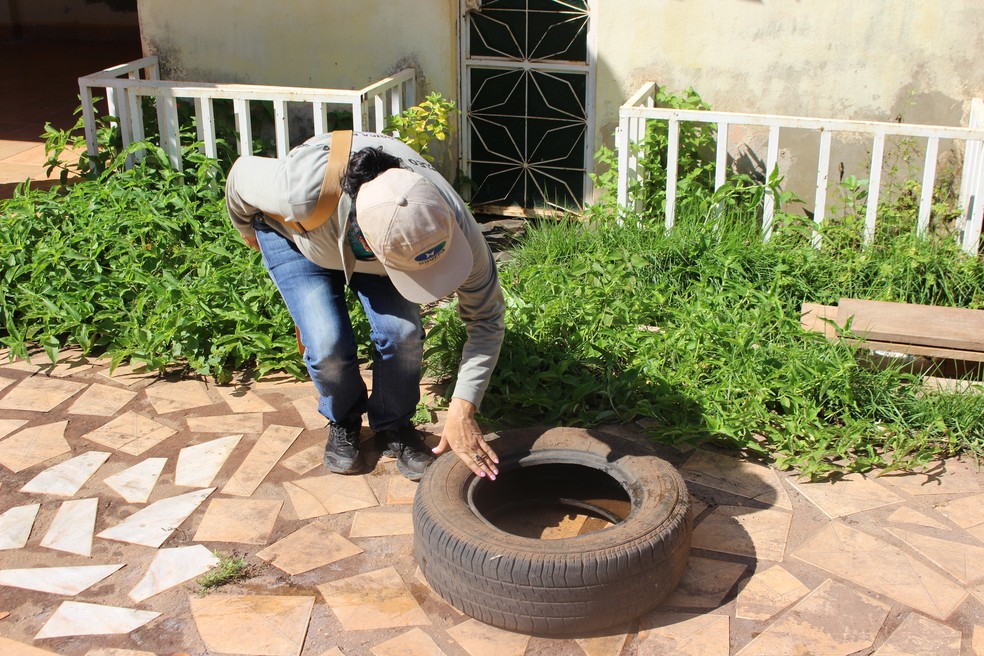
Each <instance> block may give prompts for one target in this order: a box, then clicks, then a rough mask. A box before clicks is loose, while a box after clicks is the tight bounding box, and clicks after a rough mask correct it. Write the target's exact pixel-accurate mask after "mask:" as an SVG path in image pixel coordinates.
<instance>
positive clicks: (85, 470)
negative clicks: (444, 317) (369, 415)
mask: <svg viewBox="0 0 984 656" xmlns="http://www.w3.org/2000/svg"><path fill="white" fill-rule="evenodd" d="M0 362H2V364H0V654H3V655H4V656H20V655H21V654H24V655H28V654H32V655H33V654H65V655H86V656H126V655H134V654H161V655H164V654H196V655H197V654H255V655H270V656H281V655H283V656H288V655H305V656H307V655H311V656H339V655H344V656H358V655H370V654H371V655H375V656H418V655H419V656H425V655H426V656H432V655H440V654H446V655H448V656H455V655H462V656H464V655H469V656H484V655H485V654H489V655H492V654H495V655H496V656H500V655H506V656H511V655H515V656H521V655H523V654H563V655H568V654H570V655H582V654H584V655H587V656H617V655H620V654H626V655H628V654H632V655H636V654H638V655H639V656H645V655H650V654H651V655H656V654H659V655H677V654H680V655H688V656H697V655H700V656H729V655H732V654H733V655H736V656H737V655H740V656H758V655H762V656H777V655H778V656H782V655H785V654H790V655H792V654H797V655H800V654H802V655H806V654H818V655H819V654H823V655H834V654H844V655H847V654H858V655H868V654H873V655H876V656H889V655H901V654H918V655H926V656H929V655H932V656H951V655H952V656H958V655H960V656H966V655H969V654H984V474H982V472H981V471H980V470H979V468H978V467H977V465H976V463H973V462H966V461H957V460H952V461H948V462H946V463H941V464H939V466H938V467H937V468H936V469H934V470H933V471H931V472H928V473H927V474H918V475H886V476H882V477H872V478H866V477H863V476H849V477H846V478H844V479H843V480H840V481H838V482H836V483H813V484H811V483H804V482H802V481H798V480H797V479H795V478H794V477H792V476H791V475H788V474H785V473H780V472H777V471H775V470H774V469H771V468H768V467H765V466H761V465H757V464H752V463H748V462H743V461H740V460H737V459H735V458H733V457H731V456H728V455H723V454H720V453H717V452H712V451H705V450H701V451H693V452H688V453H679V452H675V451H666V452H665V453H663V455H664V457H666V458H667V459H668V460H669V461H670V462H672V463H673V464H674V465H676V466H677V467H678V468H679V470H680V472H681V473H682V474H683V476H684V478H685V479H686V480H687V483H688V487H689V489H690V492H691V497H692V500H693V513H694V520H695V529H694V549H693V554H692V557H691V560H690V564H689V567H688V570H687V572H686V575H685V578H684V581H683V583H682V584H681V585H680V587H679V588H678V589H677V590H676V591H675V592H674V593H673V594H672V596H671V597H670V598H669V599H667V600H666V602H665V603H664V604H663V605H662V606H661V607H659V608H657V609H656V610H655V611H653V612H651V613H649V614H647V615H645V616H643V617H641V618H639V619H638V620H636V621H634V622H632V623H631V624H629V625H626V626H621V627H617V628H616V629H613V630H610V631H607V632H605V633H604V634H600V635H592V636H582V637H578V638H576V639H566V640H558V639H546V638H541V637H530V636H525V635H520V634H515V633H510V632H506V631H502V630H499V629H495V628H492V627H489V626H486V625H484V624H481V623H480V622H477V621H476V620H473V619H470V618H468V617H467V616H465V615H463V614H461V613H459V612H458V611H457V610H455V609H454V608H452V607H451V606H449V605H448V604H446V603H445V602H444V601H442V600H441V599H440V598H439V597H437V596H436V595H435V594H434V593H433V592H432V591H430V589H429V588H428V586H427V584H426V582H425V581H424V580H423V579H422V577H421V575H420V572H419V570H418V569H417V567H416V564H415V562H414V558H413V552H412V531H413V527H412V524H411V521H410V507H411V505H410V504H411V503H412V501H413V495H414V492H415V484H413V483H410V482H408V481H406V480H405V479H403V478H402V477H401V476H399V474H398V473H397V471H396V468H395V463H394V462H393V461H392V460H389V459H383V460H381V461H379V462H374V463H372V464H373V465H374V468H373V470H372V472H371V473H369V474H366V475H363V476H348V477H346V476H337V475H331V474H328V473H326V472H325V470H324V469H323V467H322V466H321V462H320V461H321V451H322V448H323V444H324V439H325V435H324V432H325V431H324V426H325V421H324V419H323V418H322V417H321V416H320V415H319V414H318V413H317V410H316V399H315V397H314V392H313V388H312V387H311V385H310V384H308V383H297V382H293V381H289V380H283V379H275V380H270V381H263V382H254V383H252V384H248V385H247V384H239V385H236V386H230V387H216V386H213V385H209V384H206V383H204V382H201V381H195V380H180V381H169V380H164V379H158V378H157V377H155V376H148V375H146V374H141V373H139V372H134V371H132V370H130V369H128V368H127V367H120V368H118V369H117V370H115V371H114V372H113V373H112V374H110V372H109V367H108V363H106V362H98V361H85V360H83V359H81V358H80V357H79V356H77V355H75V356H73V355H72V354H64V355H63V359H62V360H61V361H60V362H59V363H58V364H57V365H54V366H52V365H51V364H50V362H48V361H47V359H46V358H45V357H44V356H40V357H37V358H35V359H34V360H33V361H32V362H31V363H26V362H22V361H18V362H13V363H9V362H8V359H7V357H6V354H5V353H3V352H2V351H0ZM430 391H431V393H432V392H433V390H430ZM436 419H437V421H436V423H435V424H432V425H428V426H426V427H425V429H426V430H428V431H429V432H430V433H431V434H432V437H433V435H436V434H439V431H440V417H439V416H438V417H436ZM606 430H608V431H609V432H614V433H619V434H622V435H625V436H627V437H630V438H631V437H635V438H638V437H640V436H641V432H640V430H639V429H638V428H637V427H634V426H610V427H607V428H606ZM364 437H369V435H368V431H366V433H365V435H364ZM568 524H570V525H571V526H573V528H568ZM550 529H551V537H558V536H562V535H563V532H564V531H565V530H575V531H576V530H577V526H576V522H573V523H572V522H566V523H563V525H558V526H556V527H550ZM216 553H218V554H223V555H230V554H232V555H237V556H242V557H244V558H245V559H246V561H247V562H248V563H249V565H250V568H251V573H252V576H251V577H250V578H249V579H246V580H245V581H242V582H240V583H236V584H232V585H228V586H224V587H221V588H219V589H217V590H215V591H212V592H211V593H209V594H202V593H201V592H200V588H199V585H198V584H197V582H196V580H197V579H198V578H199V577H200V576H202V574H204V573H205V572H207V571H209V570H211V569H212V568H213V567H215V565H216V563H217V557H216Z"/></svg>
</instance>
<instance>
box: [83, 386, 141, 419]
mask: <svg viewBox="0 0 984 656" xmlns="http://www.w3.org/2000/svg"><path fill="white" fill-rule="evenodd" d="M136 395H137V393H136V392H132V391H130V390H125V389H120V388H118V387H110V386H109V385H100V384H94V385H90V386H89V389H87V390H86V391H84V392H82V394H81V396H79V398H77V399H76V400H75V403H73V404H72V405H71V406H69V408H68V413H69V414H72V415H95V416H97V417H112V416H113V415H115V414H116V413H118V412H119V411H120V410H121V409H122V408H123V406H125V405H126V404H127V403H129V402H130V401H132V400H133V397H135V396H136Z"/></svg>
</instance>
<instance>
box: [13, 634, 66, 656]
mask: <svg viewBox="0 0 984 656" xmlns="http://www.w3.org/2000/svg"><path fill="white" fill-rule="evenodd" d="M0 654H3V656H52V655H54V656H58V652H55V651H48V650H47V649H39V648H38V647H32V646H31V645H25V644H24V643H22V642H17V641H16V640H11V639H10V638H4V637H3V636H2V635H0Z"/></svg>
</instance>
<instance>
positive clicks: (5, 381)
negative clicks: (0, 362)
mask: <svg viewBox="0 0 984 656" xmlns="http://www.w3.org/2000/svg"><path fill="white" fill-rule="evenodd" d="M14 382H16V379H15V378H7V377H6V376H0V390H3V389H5V388H6V387H7V386H9V385H13V384H14Z"/></svg>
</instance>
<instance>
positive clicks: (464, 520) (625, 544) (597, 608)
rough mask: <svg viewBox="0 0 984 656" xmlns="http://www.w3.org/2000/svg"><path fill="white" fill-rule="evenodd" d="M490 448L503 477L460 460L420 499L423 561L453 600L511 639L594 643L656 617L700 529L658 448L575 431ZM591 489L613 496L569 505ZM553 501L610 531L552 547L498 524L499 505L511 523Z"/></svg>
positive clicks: (449, 460)
mask: <svg viewBox="0 0 984 656" xmlns="http://www.w3.org/2000/svg"><path fill="white" fill-rule="evenodd" d="M490 443H491V444H492V446H493V448H494V449H495V450H496V453H497V454H498V455H499V458H500V463H499V476H498V477H497V480H495V481H489V480H488V479H486V478H480V477H477V476H475V475H474V474H473V473H472V472H471V470H470V469H468V468H467V467H466V466H465V465H464V464H463V463H462V462H461V461H460V460H459V459H458V457H457V456H456V455H455V454H453V453H450V452H449V453H447V454H445V455H444V456H442V457H441V458H438V460H437V461H436V462H435V463H434V464H432V465H431V466H430V467H429V468H428V469H427V471H426V473H425V474H424V476H423V479H422V480H421V481H420V484H419V487H418V489H417V492H416V496H415V498H414V506H413V523H414V552H415V556H416V559H417V563H418V565H419V566H420V569H421V571H422V572H423V575H424V578H425V579H426V580H427V582H428V583H429V584H430V586H431V588H433V590H434V591H435V592H436V593H437V594H438V595H440V596H441V597H442V598H443V599H444V600H445V601H447V602H448V603H450V604H451V605H452V606H454V607H456V608H457V609H459V610H460V611H462V612H463V613H465V614H467V615H470V616H471V617H474V618H475V619H478V620H480V621H482V622H485V623H487V624H491V625H493V626H497V627H500V628H503V629H507V630H510V631H517V632H522V633H528V634H532V635H546V636H556V635H573V634H587V633H591V632H594V631H597V630H600V629H604V628H608V627H611V626H615V625H617V624H621V623H623V622H627V621H629V620H632V619H634V618H636V617H638V616H640V615H642V614H644V613H645V612H647V611H649V610H651V609H653V608H654V607H656V606H657V605H659V603H660V602H662V601H663V600H664V599H665V598H666V597H667V596H668V595H669V594H670V592H672V591H673V589H674V588H675V587H676V586H677V584H678V583H679V582H680V579H681V578H682V577H683V573H684V570H685V569H686V567H687V561H688V559H689V556H690V543H691V535H692V531H693V527H692V522H691V517H690V512H689V510H690V503H689V498H688V496H687V489H686V486H685V484H684V482H683V479H682V478H681V477H680V475H679V474H678V473H677V471H676V470H675V469H674V468H673V467H672V466H671V465H670V464H669V463H667V462H666V461H664V460H662V459H660V458H658V457H656V456H655V455H654V453H653V452H652V450H651V449H650V448H649V447H648V446H647V445H645V444H641V443H637V442H635V441H633V440H629V439H625V438H622V437H619V436H616V435H611V434H608V433H604V432H600V431H594V430H583V429H574V428H554V429H549V430H543V429H523V430H516V431H507V432H503V433H502V434H500V435H498V436H490ZM582 481H583V482H584V483H585V485H587V486H595V487H597V488H598V489H600V490H606V489H607V490H609V491H611V492H612V494H597V493H595V492H592V494H593V495H596V496H598V497H599V498H588V499H585V498H574V499H573V500H571V499H563V498H562V497H564V496H565V495H568V496H571V497H577V496H578V492H579V491H580V489H581V488H582V487H583V486H582ZM541 482H543V483H544V485H538V484H539V483H541ZM589 483H590V485H588V484H589ZM544 494H545V495H546V496H553V497H555V500H556V499H560V500H561V501H562V502H565V503H568V504H569V505H573V506H575V507H577V508H580V509H583V510H584V512H586V513H590V514H592V515H595V516H596V517H601V518H604V519H606V520H607V521H606V522H602V524H605V523H609V524H610V525H608V526H607V527H605V528H601V529H600V530H594V531H591V532H587V533H583V534H578V535H575V536H573V537H562V538H560V539H553V540H546V539H539V538H536V537H527V536H523V535H518V534H515V533H512V532H507V531H505V530H503V529H502V528H500V527H499V526H498V525H497V524H496V523H494V522H493V521H492V520H493V516H494V515H496V514H497V513H496V511H497V509H498V508H499V507H500V506H501V507H505V508H506V512H505V514H509V513H510V512H511V511H510V510H509V509H510V508H520V506H521V505H522V504H533V503H536V502H537V499H534V498H532V497H536V496H540V497H541V499H539V500H540V501H544V499H543V498H542V497H543V495H544ZM550 500H551V499H546V501H550Z"/></svg>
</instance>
